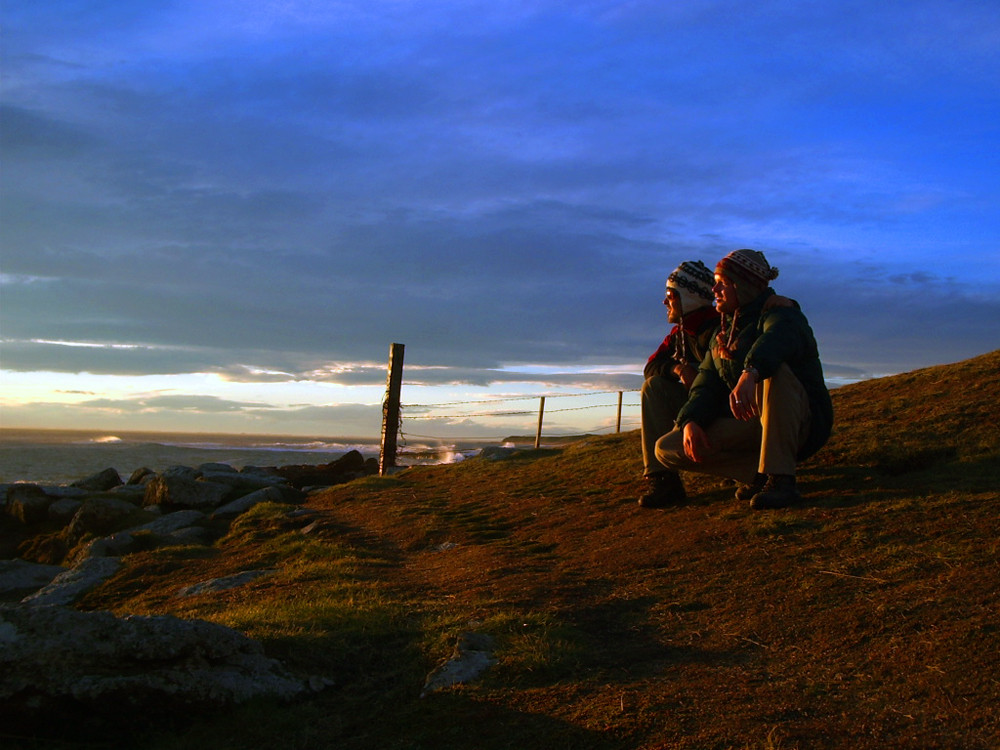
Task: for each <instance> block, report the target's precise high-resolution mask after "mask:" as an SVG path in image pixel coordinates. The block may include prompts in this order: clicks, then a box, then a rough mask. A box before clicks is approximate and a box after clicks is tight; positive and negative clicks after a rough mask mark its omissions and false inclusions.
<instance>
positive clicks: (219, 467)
mask: <svg viewBox="0 0 1000 750" xmlns="http://www.w3.org/2000/svg"><path fill="white" fill-rule="evenodd" d="M197 470H198V471H200V472H201V473H202V474H208V473H209V472H223V473H229V474H235V473H236V469H234V468H233V467H232V466H230V465H229V464H224V463H221V462H217V461H210V462H208V463H204V464H199V465H198V469H197Z"/></svg>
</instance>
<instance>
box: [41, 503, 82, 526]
mask: <svg viewBox="0 0 1000 750" xmlns="http://www.w3.org/2000/svg"><path fill="white" fill-rule="evenodd" d="M82 505H83V503H82V502H80V501H79V500H76V499H75V498H72V497H64V498H63V499H61V500H56V501H55V502H54V503H52V505H50V506H49V509H48V512H47V516H48V519H49V520H50V521H52V522H53V523H55V524H58V525H59V526H65V525H66V524H68V523H69V522H70V521H72V520H73V516H75V515H76V513H77V511H78V510H80V507H81V506H82Z"/></svg>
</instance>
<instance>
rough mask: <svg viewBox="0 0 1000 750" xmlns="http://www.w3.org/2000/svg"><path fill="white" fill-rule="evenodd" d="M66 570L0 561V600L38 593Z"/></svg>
mask: <svg viewBox="0 0 1000 750" xmlns="http://www.w3.org/2000/svg"><path fill="white" fill-rule="evenodd" d="M65 570H66V569H65V568H63V567H61V566H59V565H39V564H38V563H32V562H27V561H26V560H0V598H6V597H9V596H10V595H12V594H18V595H19V596H18V597H17V598H18V599H20V598H21V597H24V596H26V595H27V594H29V593H31V592H34V591H38V590H39V589H40V588H42V587H43V586H47V585H48V584H49V583H51V582H52V579H53V578H55V577H56V576H57V575H59V574H60V573H62V572H64V571H65Z"/></svg>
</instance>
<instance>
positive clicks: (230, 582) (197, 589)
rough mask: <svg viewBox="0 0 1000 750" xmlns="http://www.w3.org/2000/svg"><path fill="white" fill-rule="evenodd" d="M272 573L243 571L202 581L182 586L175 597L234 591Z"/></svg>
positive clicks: (266, 571)
mask: <svg viewBox="0 0 1000 750" xmlns="http://www.w3.org/2000/svg"><path fill="white" fill-rule="evenodd" d="M274 572H276V571H274V570H244V571H243V572H242V573H234V574H233V575H231V576H225V577H223V578H213V579H211V580H208V581H202V582H201V583H194V584H192V585H190V586H184V587H183V588H181V589H179V590H178V591H177V596H182V597H183V596H197V595H198V594H208V593H213V592H216V591H228V590H229V589H235V588H237V587H239V586H242V585H243V584H245V583H250V581H254V580H256V579H258V578H260V577H261V576H266V575H271V574H272V573H274Z"/></svg>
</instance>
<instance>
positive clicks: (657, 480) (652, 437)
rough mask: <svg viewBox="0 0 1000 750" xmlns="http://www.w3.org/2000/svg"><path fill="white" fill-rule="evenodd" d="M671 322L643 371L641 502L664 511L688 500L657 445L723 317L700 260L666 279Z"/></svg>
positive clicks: (681, 265)
mask: <svg viewBox="0 0 1000 750" xmlns="http://www.w3.org/2000/svg"><path fill="white" fill-rule="evenodd" d="M663 304H664V305H666V306H667V321H668V322H670V323H673V324H674V327H673V328H671V329H670V332H669V333H668V334H667V336H666V338H665V339H663V343H662V344H660V347H659V348H658V349H657V350H656V351H655V352H653V354H652V356H651V357H650V358H649V360H648V361H647V362H646V367H645V369H644V370H643V376H644V378H645V380H644V381H643V384H642V397H641V400H642V463H643V475H644V477H645V479H646V483H647V489H646V492H645V494H643V495H642V497H640V498H639V505H641V506H643V507H644V508H662V507H664V506H666V505H669V504H672V503H675V502H677V496H678V493H679V494H680V495H681V497H682V498H683V494H684V486H683V485H682V484H681V480H680V477H679V476H678V474H677V472H676V471H670V470H668V469H667V468H666V467H665V466H664V465H663V464H661V463H660V462H659V461H657V460H656V456H655V454H654V451H655V448H656V441H657V440H658V439H659V438H660V437H662V436H663V435H666V434H667V433H668V432H670V431H671V430H672V429H673V427H674V420H675V419H676V417H677V412H678V410H679V409H680V408H681V406H682V405H683V404H684V402H685V401H687V397H688V389H689V388H690V387H691V383H692V382H694V378H695V375H697V373H698V370H697V367H698V363H699V362H701V360H702V358H703V357H704V356H705V353H706V352H707V351H708V343H709V339H710V338H711V335H712V331H713V330H714V329H715V328H716V326H717V325H718V324H719V315H718V313H716V312H715V310H714V309H713V308H712V272H711V271H709V270H708V267H707V266H706V265H705V264H704V263H702V262H701V261H700V260H690V261H685V262H684V263H681V264H680V266H678V267H677V268H676V269H675V270H674V272H673V273H671V274H670V276H669V277H668V278H667V294H666V297H665V298H664V300H663Z"/></svg>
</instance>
